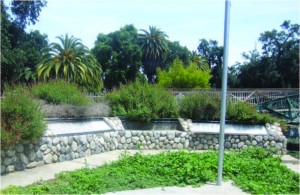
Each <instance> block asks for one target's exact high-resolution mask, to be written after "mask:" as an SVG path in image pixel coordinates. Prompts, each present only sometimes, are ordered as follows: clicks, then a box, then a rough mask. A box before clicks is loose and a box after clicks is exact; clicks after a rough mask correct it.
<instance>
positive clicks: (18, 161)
mask: <svg viewBox="0 0 300 195" xmlns="http://www.w3.org/2000/svg"><path fill="white" fill-rule="evenodd" d="M104 121H110V124H108V123H107V125H109V126H110V127H112V126H116V127H118V129H114V128H111V130H109V129H106V130H104V131H102V132H101V131H94V132H89V131H86V132H85V133H75V134H74V133H73V134H61V135H49V136H44V137H42V138H41V139H40V140H39V141H38V142H30V143H18V144H16V145H15V146H12V147H10V148H8V149H3V148H2V150H1V174H4V173H9V172H13V171H21V170H24V169H29V168H34V167H36V166H41V165H44V164H49V163H58V162H62V161H66V160H72V159H76V158H80V157H85V156H89V155H93V154H99V153H103V152H107V151H112V150H124V149H126V150H132V149H144V150H149V149H151V150H153V149H157V150H166V149H167V150H174V149H182V148H186V149H192V150H207V149H218V148H219V139H218V138H219V135H218V133H215V134H214V133H193V132H192V131H190V129H189V128H190V127H191V125H190V124H189V123H190V120H184V119H180V120H179V122H180V124H181V125H182V127H183V130H181V131H180V130H151V131H145V130H121V129H122V128H123V129H124V127H121V126H120V123H122V121H121V120H120V119H118V118H105V119H104ZM60 122H61V121H60ZM269 127H270V130H268V128H267V130H268V133H269V134H267V135H238V134H226V135H225V143H224V144H225V149H234V150H242V149H245V148H248V147H250V146H259V147H263V148H266V149H271V148H273V149H276V150H277V154H285V152H286V143H287V140H286V138H285V137H284V136H283V135H280V134H279V133H277V130H276V131H275V130H274V128H275V127H276V128H277V127H278V126H276V125H270V126H269ZM272 128H273V129H272ZM270 133H271V134H270Z"/></svg>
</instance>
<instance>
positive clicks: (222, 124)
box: [217, 0, 230, 186]
mask: <svg viewBox="0 0 300 195" xmlns="http://www.w3.org/2000/svg"><path fill="white" fill-rule="evenodd" d="M229 16H230V0H225V21H224V54H223V60H224V64H223V73H222V100H221V118H220V135H219V161H218V182H217V185H218V186H221V185H222V173H223V158H224V129H225V116H226V92H227V67H228V41H229V22H230V21H229Z"/></svg>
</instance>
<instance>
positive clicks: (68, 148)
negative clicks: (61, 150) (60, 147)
mask: <svg viewBox="0 0 300 195" xmlns="http://www.w3.org/2000/svg"><path fill="white" fill-rule="evenodd" d="M70 151H71V147H70V146H69V145H67V146H66V152H65V153H67V154H68V153H70Z"/></svg>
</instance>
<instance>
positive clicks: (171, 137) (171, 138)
mask: <svg viewBox="0 0 300 195" xmlns="http://www.w3.org/2000/svg"><path fill="white" fill-rule="evenodd" d="M167 138H168V140H174V138H175V132H169V133H168V134H167Z"/></svg>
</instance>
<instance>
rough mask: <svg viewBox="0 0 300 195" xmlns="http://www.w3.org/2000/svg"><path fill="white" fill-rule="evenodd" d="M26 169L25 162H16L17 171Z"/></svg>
mask: <svg viewBox="0 0 300 195" xmlns="http://www.w3.org/2000/svg"><path fill="white" fill-rule="evenodd" d="M24 169H26V166H25V164H23V163H16V164H15V170H16V171H23V170H24Z"/></svg>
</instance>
